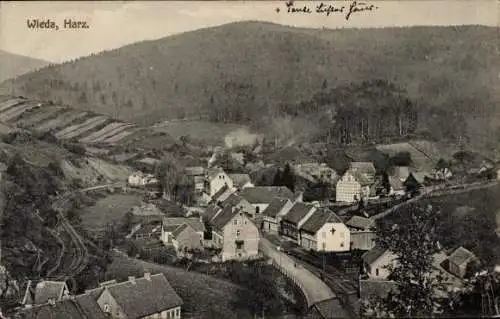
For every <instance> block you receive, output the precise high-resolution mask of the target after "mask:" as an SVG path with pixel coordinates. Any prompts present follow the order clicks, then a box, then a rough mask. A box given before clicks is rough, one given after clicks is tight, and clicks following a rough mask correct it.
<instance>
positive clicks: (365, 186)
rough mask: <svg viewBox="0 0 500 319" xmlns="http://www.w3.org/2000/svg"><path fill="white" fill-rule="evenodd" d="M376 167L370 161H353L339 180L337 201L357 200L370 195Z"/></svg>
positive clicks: (349, 201)
mask: <svg viewBox="0 0 500 319" xmlns="http://www.w3.org/2000/svg"><path fill="white" fill-rule="evenodd" d="M375 172H376V171H375V167H374V166H373V163H370V162H352V163H351V164H350V167H349V169H348V170H347V171H346V172H345V173H344V175H342V177H341V178H340V180H339V181H338V182H337V187H336V201H337V202H347V203H352V202H357V201H359V200H360V199H365V198H368V197H369V196H370V193H371V186H372V185H373V184H374V183H375Z"/></svg>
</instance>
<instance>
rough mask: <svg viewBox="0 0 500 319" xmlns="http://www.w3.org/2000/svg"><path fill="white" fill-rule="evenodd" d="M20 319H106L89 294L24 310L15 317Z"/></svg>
mask: <svg viewBox="0 0 500 319" xmlns="http://www.w3.org/2000/svg"><path fill="white" fill-rule="evenodd" d="M14 318H19V319H54V318H64V319H88V318H92V319H106V318H109V316H107V315H105V314H104V313H103V312H102V310H101V308H99V305H98V304H97V302H96V301H95V300H94V299H93V298H92V297H91V296H90V295H88V294H82V295H78V296H72V297H71V298H65V299H63V300H60V301H55V302H50V303H45V304H43V305H37V306H33V307H29V308H24V309H22V310H20V311H19V312H17V313H16V314H15V315H14Z"/></svg>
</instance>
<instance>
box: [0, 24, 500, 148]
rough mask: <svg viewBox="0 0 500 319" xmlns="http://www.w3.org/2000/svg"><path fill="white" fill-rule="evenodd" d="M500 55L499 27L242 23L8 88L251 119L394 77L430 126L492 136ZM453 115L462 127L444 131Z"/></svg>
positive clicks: (141, 108) (137, 113) (143, 116)
mask: <svg viewBox="0 0 500 319" xmlns="http://www.w3.org/2000/svg"><path fill="white" fill-rule="evenodd" d="M498 53H499V37H498V29H497V28H490V27H479V26H463V27H412V28H385V29H342V30H324V29H321V30H319V29H300V28H292V27H286V26H281V25H276V24H270V23H261V22H240V23H232V24H227V25H223V26H219V27H213V28H207V29H202V30H197V31H193V32H187V33H184V34H179V35H175V36H170V37H167V38H163V39H159V40H153V41H145V42H141V43H137V44H133V45H129V46H126V47H123V48H119V49H117V50H113V51H109V52H103V53H99V54H96V55H92V56H89V57H85V58H82V59H78V60H77V61H71V62H67V63H64V64H62V65H55V66H51V67H47V68H44V69H42V70H39V71H36V72H34V73H30V74H26V75H23V76H20V77H18V78H17V79H16V80H14V81H7V82H5V83H4V84H3V87H5V88H8V89H9V90H11V91H12V92H13V93H15V94H23V95H28V96H33V97H37V98H42V99H51V100H54V101H56V102H60V101H61V102H64V103H68V104H70V105H73V106H76V107H79V108H85V109H89V110H92V111H96V112H98V113H103V114H105V115H109V116H113V117H116V118H118V119H121V120H123V121H127V122H132V123H134V124H151V123H154V122H159V121H161V120H165V119H172V118H178V117H188V118H195V119H196V118H200V117H205V118H208V119H211V120H218V121H224V118H230V119H232V122H238V121H239V122H240V123H243V124H251V123H259V122H265V121H266V120H267V119H269V118H272V116H270V115H274V114H275V113H276V111H277V110H279V109H280V105H287V104H295V103H297V101H304V100H305V101H308V100H310V99H311V98H312V97H313V96H314V95H315V94H316V93H317V92H318V91H320V90H322V89H323V90H324V89H330V88H336V87H338V86H341V85H348V84H349V83H359V82H362V81H365V80H376V79H384V80H387V81H389V82H390V83H394V84H395V85H396V86H397V87H401V88H403V89H404V90H405V92H406V94H407V96H408V99H409V100H411V101H413V102H414V104H415V105H417V107H418V109H419V129H420V130H422V131H431V132H433V131H434V130H438V131H439V132H438V133H439V134H436V135H437V137H438V138H441V137H443V136H449V135H459V136H462V135H464V136H465V135H468V136H472V138H471V139H472V140H474V141H475V142H478V143H486V142H487V139H488V138H489V137H491V133H496V129H497V128H498V126H499V116H498V115H499V114H500V112H498V111H497V108H496V105H498V102H500V94H499V93H500V83H499V81H500V79H499V77H498V67H499V66H500V55H499V54H498ZM450 110H456V112H451V111H450ZM471 115H473V116H474V118H470V116H471ZM492 115H494V116H492ZM450 118H452V119H453V121H450ZM464 119H467V121H464ZM443 121H449V122H450V123H453V125H449V126H447V127H446V128H442V127H441V125H440V123H442V122H443ZM302 125H303V126H305V125H309V126H311V124H310V123H309V124H302ZM478 128H480V129H481V130H480V131H481V132H478V131H479V130H478ZM457 131H459V134H457Z"/></svg>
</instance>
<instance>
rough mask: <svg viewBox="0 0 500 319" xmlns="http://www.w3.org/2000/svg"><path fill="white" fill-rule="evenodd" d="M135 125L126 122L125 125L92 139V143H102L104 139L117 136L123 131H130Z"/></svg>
mask: <svg viewBox="0 0 500 319" xmlns="http://www.w3.org/2000/svg"><path fill="white" fill-rule="evenodd" d="M133 127H135V125H134V124H126V125H124V126H121V127H119V128H116V129H114V130H113V131H110V132H108V133H106V134H104V135H101V136H99V137H98V138H96V139H94V140H93V141H91V143H101V142H103V141H104V140H106V139H108V138H110V137H112V136H115V135H117V134H119V133H121V132H123V131H129V130H130V129H132V128H133Z"/></svg>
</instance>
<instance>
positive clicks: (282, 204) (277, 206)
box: [262, 198, 293, 233]
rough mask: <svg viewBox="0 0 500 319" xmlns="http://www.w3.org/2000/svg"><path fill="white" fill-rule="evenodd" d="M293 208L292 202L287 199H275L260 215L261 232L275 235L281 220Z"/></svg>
mask: <svg viewBox="0 0 500 319" xmlns="http://www.w3.org/2000/svg"><path fill="white" fill-rule="evenodd" d="M292 207H293V202H292V201H291V200H290V199H288V198H275V199H274V200H273V201H272V202H271V203H270V204H269V206H267V208H266V209H265V210H264V212H263V213H262V217H263V225H262V230H263V231H265V232H274V233H277V232H278V231H279V228H280V222H281V218H282V217H283V216H285V215H286V214H287V213H288V212H289V211H290V209H292Z"/></svg>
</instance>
